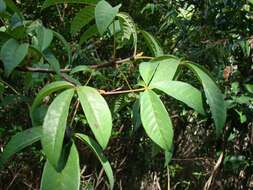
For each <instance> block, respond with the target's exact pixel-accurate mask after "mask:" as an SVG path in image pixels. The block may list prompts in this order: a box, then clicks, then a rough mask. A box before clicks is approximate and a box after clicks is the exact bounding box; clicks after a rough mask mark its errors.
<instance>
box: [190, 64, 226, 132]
mask: <svg viewBox="0 0 253 190" xmlns="http://www.w3.org/2000/svg"><path fill="white" fill-rule="evenodd" d="M186 66H187V67H189V68H190V69H191V70H192V71H193V72H194V73H195V74H196V75H197V77H198V78H199V80H200V81H201V83H202V85H203V88H204V91H205V95H206V98H207V103H208V104H209V106H210V109H211V112H212V116H213V119H214V123H215V126H216V135H217V136H219V135H221V133H222V131H223V127H224V125H225V122H226V117H227V108H226V105H225V101H224V95H223V94H222V93H221V91H220V89H219V88H218V86H217V85H216V83H215V82H214V80H213V79H212V78H211V77H210V76H209V75H208V73H207V71H205V70H203V69H202V68H201V67H200V66H199V65H196V64H193V63H186Z"/></svg>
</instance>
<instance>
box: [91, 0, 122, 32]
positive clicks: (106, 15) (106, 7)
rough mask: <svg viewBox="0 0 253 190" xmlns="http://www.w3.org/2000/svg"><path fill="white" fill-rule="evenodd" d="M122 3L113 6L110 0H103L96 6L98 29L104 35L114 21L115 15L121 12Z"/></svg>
mask: <svg viewBox="0 0 253 190" xmlns="http://www.w3.org/2000/svg"><path fill="white" fill-rule="evenodd" d="M120 7H121V5H118V6H116V7H112V6H111V5H110V4H109V3H108V2H106V1H104V0H102V1H100V2H99V3H98V4H97V6H96V8H95V20H96V25H97V28H98V31H99V33H100V35H101V36H102V35H103V34H104V33H105V31H106V30H107V28H108V27H109V26H110V24H111V23H112V22H113V20H114V18H115V16H116V15H117V14H118V12H119V8H120Z"/></svg>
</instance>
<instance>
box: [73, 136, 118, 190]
mask: <svg viewBox="0 0 253 190" xmlns="http://www.w3.org/2000/svg"><path fill="white" fill-rule="evenodd" d="M75 135H76V137H77V138H79V139H80V140H82V141H83V142H84V143H85V144H87V145H88V146H89V147H90V148H91V149H92V150H93V152H94V153H95V154H96V155H97V157H98V159H99V161H100V162H101V164H102V166H103V168H104V170H105V173H106V175H107V177H108V180H109V183H110V189H113V186H114V177H113V172H112V168H111V165H110V163H109V161H108V160H107V158H106V157H105V156H104V154H103V150H102V149H101V148H100V146H99V145H98V144H97V143H96V142H95V141H94V140H93V139H92V138H90V137H89V136H86V135H83V134H80V133H76V134H75Z"/></svg>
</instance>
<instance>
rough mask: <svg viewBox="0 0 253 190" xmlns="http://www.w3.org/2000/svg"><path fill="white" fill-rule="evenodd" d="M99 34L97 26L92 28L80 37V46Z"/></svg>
mask: <svg viewBox="0 0 253 190" xmlns="http://www.w3.org/2000/svg"><path fill="white" fill-rule="evenodd" d="M97 34H98V29H97V25H95V24H94V25H92V26H90V27H89V28H88V29H87V30H86V31H85V32H84V33H83V34H82V36H81V37H80V41H79V45H80V46H81V45H82V44H83V43H85V42H86V41H87V40H88V39H90V38H91V37H93V36H96V35H97Z"/></svg>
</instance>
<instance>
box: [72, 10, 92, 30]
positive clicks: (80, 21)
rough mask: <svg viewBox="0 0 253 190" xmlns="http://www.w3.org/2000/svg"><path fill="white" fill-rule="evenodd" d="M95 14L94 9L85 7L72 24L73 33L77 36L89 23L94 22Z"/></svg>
mask: <svg viewBox="0 0 253 190" xmlns="http://www.w3.org/2000/svg"><path fill="white" fill-rule="evenodd" d="M94 12H95V8H94V7H85V8H83V9H81V10H80V11H79V12H78V13H77V14H76V16H75V18H74V19H73V21H72V22H71V29H70V31H71V33H72V34H75V33H77V32H79V31H80V30H81V29H82V28H83V27H84V26H86V25H87V24H89V22H90V21H92V20H93V19H94V17H95V15H94Z"/></svg>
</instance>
